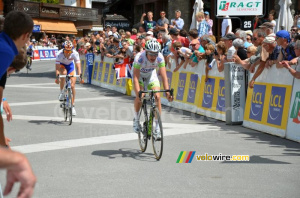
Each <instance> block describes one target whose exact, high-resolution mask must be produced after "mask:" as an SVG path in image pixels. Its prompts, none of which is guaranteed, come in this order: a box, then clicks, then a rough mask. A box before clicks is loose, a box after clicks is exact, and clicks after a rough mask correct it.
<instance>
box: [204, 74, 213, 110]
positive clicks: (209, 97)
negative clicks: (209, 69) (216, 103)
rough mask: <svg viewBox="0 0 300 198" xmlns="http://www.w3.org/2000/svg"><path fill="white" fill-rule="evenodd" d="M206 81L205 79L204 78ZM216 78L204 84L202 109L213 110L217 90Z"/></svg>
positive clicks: (209, 79)
mask: <svg viewBox="0 0 300 198" xmlns="http://www.w3.org/2000/svg"><path fill="white" fill-rule="evenodd" d="M202 78H203V79H205V77H202ZM215 82H216V79H215V78H208V81H207V82H205V84H204V91H203V97H202V101H201V104H202V105H201V107H204V108H206V109H211V108H212V105H213V100H214V90H215Z"/></svg>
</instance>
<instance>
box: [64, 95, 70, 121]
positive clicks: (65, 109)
mask: <svg viewBox="0 0 300 198" xmlns="http://www.w3.org/2000/svg"><path fill="white" fill-rule="evenodd" d="M67 100H68V98H65V99H64V102H63V104H64V105H63V108H64V118H65V122H67V120H68V110H69V108H68V106H67V105H68V101H67Z"/></svg>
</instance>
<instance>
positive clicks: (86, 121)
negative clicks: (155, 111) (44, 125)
mask: <svg viewBox="0 0 300 198" xmlns="http://www.w3.org/2000/svg"><path fill="white" fill-rule="evenodd" d="M13 119H14V120H34V121H63V117H46V116H26V115H13ZM73 122H76V123H84V124H103V125H118V126H132V121H127V120H103V119H86V118H73ZM163 127H167V128H174V129H180V130H201V129H205V130H219V129H221V127H219V126H215V125H208V124H205V125H204V124H202V125H198V124H177V123H165V122H163Z"/></svg>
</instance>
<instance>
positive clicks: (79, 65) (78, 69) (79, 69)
mask: <svg viewBox="0 0 300 198" xmlns="http://www.w3.org/2000/svg"><path fill="white" fill-rule="evenodd" d="M76 68H77V71H78V75H80V74H81V64H80V62H78V63H76Z"/></svg>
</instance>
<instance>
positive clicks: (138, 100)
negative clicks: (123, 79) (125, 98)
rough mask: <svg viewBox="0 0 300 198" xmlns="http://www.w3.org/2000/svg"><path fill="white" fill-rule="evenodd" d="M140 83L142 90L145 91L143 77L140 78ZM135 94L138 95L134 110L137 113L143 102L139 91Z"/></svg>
mask: <svg viewBox="0 0 300 198" xmlns="http://www.w3.org/2000/svg"><path fill="white" fill-rule="evenodd" d="M139 85H140V90H141V91H144V82H143V79H142V78H140V79H139ZM135 95H136V97H135V100H134V111H135V112H136V114H137V113H138V112H139V111H140V108H141V106H142V102H141V100H140V98H139V93H135ZM135 117H136V116H135Z"/></svg>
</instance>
